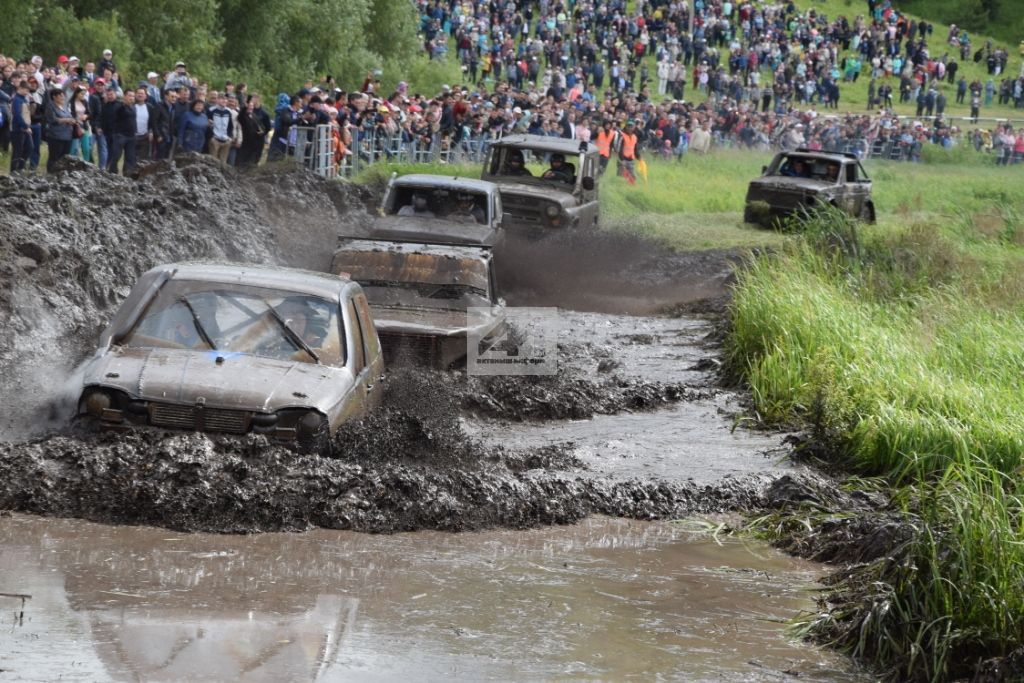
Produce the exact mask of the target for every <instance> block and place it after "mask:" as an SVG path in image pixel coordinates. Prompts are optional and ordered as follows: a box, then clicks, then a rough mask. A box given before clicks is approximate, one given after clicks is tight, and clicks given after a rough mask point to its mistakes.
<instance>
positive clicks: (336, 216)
mask: <svg viewBox="0 0 1024 683" xmlns="http://www.w3.org/2000/svg"><path fill="white" fill-rule="evenodd" d="M0 198H2V201H0V318H2V319H3V320H5V321H6V322H7V334H4V335H3V336H2V337H0V373H2V374H3V376H4V377H5V378H6V379H5V381H4V391H3V392H2V394H0V395H2V397H3V398H0V414H2V417H0V439H4V438H19V437H22V436H25V435H28V434H32V433H39V432H40V431H42V430H45V429H47V428H50V427H52V426H54V425H55V424H59V423H60V421H61V420H62V419H63V415H58V414H56V413H55V412H54V411H53V410H51V409H50V405H51V404H53V403H54V401H59V400H60V399H62V398H64V399H66V398H67V396H66V394H74V385H75V382H74V380H72V381H71V382H70V385H71V387H70V388H69V390H68V391H67V392H61V390H60V389H61V387H63V386H64V384H65V381H66V379H67V378H68V377H69V376H70V375H72V371H73V369H74V367H75V366H76V365H77V363H78V362H79V361H80V360H82V358H83V357H84V356H85V355H86V354H87V353H88V352H89V351H90V350H91V349H92V348H93V344H94V343H95V340H96V338H97V337H98V332H99V330H100V329H102V327H103V326H104V324H105V323H106V321H107V320H108V318H109V317H110V315H111V314H112V312H113V311H114V309H115V308H116V307H117V305H118V304H119V303H120V302H121V300H122V299H123V298H124V297H125V296H126V295H127V293H128V291H129V289H130V287H131V285H132V284H133V283H134V281H135V279H136V278H137V277H138V276H139V275H140V274H141V273H143V272H144V271H146V270H148V269H149V268H151V267H153V266H155V265H157V264H160V263H169V262H173V261H181V260H191V259H218V260H229V261H242V262H249V263H274V264H281V265H288V266H295V267H302V268H309V269H312V270H325V269H326V267H327V265H328V263H327V260H328V259H329V254H330V251H331V249H332V248H333V246H334V243H335V241H336V239H337V237H336V236H337V234H338V232H339V231H340V230H342V229H343V226H346V225H348V226H357V225H358V223H359V216H360V215H361V214H362V213H364V202H365V200H366V193H365V191H364V190H361V189H360V188H358V187H357V186H353V185H349V184H343V183H329V182H327V181H324V180H323V179H321V178H319V177H317V176H315V175H312V174H308V173H303V172H297V171H295V170H294V169H293V168H292V167H290V166H289V167H279V168H271V169H269V170H267V171H261V172H260V173H256V174H253V175H239V174H237V173H235V172H234V171H233V170H232V169H230V168H227V167H224V166H222V165H220V164H218V163H217V162H216V161H214V160H212V159H211V158H210V157H203V156H195V155H193V156H185V157H180V158H178V159H175V160H174V161H161V162H155V163H153V164H149V165H147V166H145V167H143V168H142V169H141V170H140V172H139V178H138V179H129V178H123V177H120V176H113V175H109V174H107V173H101V172H98V171H97V170H96V169H93V168H90V167H88V165H82V164H79V165H75V164H65V165H63V166H62V168H61V170H60V172H58V173H57V174H55V175H53V176H47V177H0ZM350 229H352V228H350Z"/></svg>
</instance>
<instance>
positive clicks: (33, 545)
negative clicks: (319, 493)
mask: <svg viewBox="0 0 1024 683" xmlns="http://www.w3.org/2000/svg"><path fill="white" fill-rule="evenodd" d="M820 571H821V568H820V567H818V566H816V565H812V564H809V563H806V562H802V561H799V560H794V559H791V558H788V557H786V556H784V555H782V554H780V553H778V552H776V551H773V550H771V549H769V548H767V547H764V546H761V545H756V544H755V545H745V544H743V543H741V542H739V541H734V540H728V541H725V542H723V543H721V544H718V543H716V542H715V541H714V540H713V539H711V538H709V537H708V536H706V535H703V534H694V533H693V532H692V530H689V529H688V528H686V527H685V526H684V525H681V524H676V523H668V522H659V523H645V522H635V521H626V520H614V519H607V518H594V519H590V520H587V521H585V522H583V523H581V524H579V525H576V526H573V527H555V528H547V529H541V530H534V531H493V532H484V533H463V534H443V533H434V532H417V533H409V534H397V535H393V536H372V535H365V534H355V533H345V532H332V531H325V530H320V531H313V532H309V533H305V534H264V535H259V536H215V535H208V534H191V535H179V534H174V533H171V532H168V531H166V530H159V529H152V528H146V527H110V526H103V525H97V524H91V523H87V522H81V521H72V520H48V519H41V518H35V517H29V516H22V515H15V516H13V517H7V518H0V592H18V593H26V594H31V596H32V597H31V599H29V600H27V601H26V602H25V606H24V608H22V607H21V602H20V601H19V600H17V599H14V598H6V597H0V669H2V670H3V671H4V673H3V674H2V678H3V680H29V681H49V680H54V679H56V678H58V677H60V678H61V680H82V681H95V680H146V681H182V680H249V681H285V680H288V681H303V680H324V681H335V680H353V679H355V680H393V679H397V678H407V679H411V680H443V679H450V678H457V679H459V680H539V679H546V680H579V679H585V680H595V679H601V680H622V679H626V678H636V679H640V680H686V681H702V680H708V681H712V680H713V681H721V680H729V681H737V680H745V681H775V680H788V679H790V678H791V677H792V676H795V675H799V676H800V677H801V678H802V679H808V680H827V681H855V680H862V679H860V678H858V676H857V675H855V674H852V673H850V672H849V670H848V664H847V663H846V661H845V660H843V659H841V658H839V657H838V656H836V655H833V654H829V653H825V652H822V651H820V650H817V649H815V648H811V647H809V646H807V645H804V644H801V643H798V642H794V641H792V640H790V639H789V638H787V636H786V635H785V633H784V626H783V624H782V623H781V622H782V621H783V620H785V619H788V618H790V617H792V616H793V615H794V614H796V613H798V612H799V611H801V610H810V609H813V607H814V604H813V600H812V596H813V594H812V590H813V585H814V580H815V579H816V577H817V576H818V575H819V573H820ZM22 610H23V612H22ZM19 614H20V618H19Z"/></svg>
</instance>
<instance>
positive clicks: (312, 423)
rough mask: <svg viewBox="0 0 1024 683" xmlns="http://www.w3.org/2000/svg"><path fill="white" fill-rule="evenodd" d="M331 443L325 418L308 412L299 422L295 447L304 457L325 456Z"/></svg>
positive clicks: (328, 426)
mask: <svg viewBox="0 0 1024 683" xmlns="http://www.w3.org/2000/svg"><path fill="white" fill-rule="evenodd" d="M330 443H331V428H330V425H329V424H328V423H327V418H326V417H325V416H323V415H321V414H320V413H316V412H310V413H308V414H307V415H306V416H304V417H303V418H302V419H301V420H299V428H298V429H297V431H296V435H295V446H296V448H297V449H298V451H299V452H300V453H303V454H306V455H325V454H326V453H327V449H328V447H329V446H330Z"/></svg>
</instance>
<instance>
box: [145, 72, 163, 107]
mask: <svg viewBox="0 0 1024 683" xmlns="http://www.w3.org/2000/svg"><path fill="white" fill-rule="evenodd" d="M158 78H160V76H159V75H158V74H157V73H156V72H155V71H150V72H149V73H148V74H146V101H147V102H149V103H150V104H152V105H157V104H159V103H160V101H161V100H162V99H163V97H162V95H163V93H161V92H160V85H159V84H158V83H157V82H156V81H157V79H158Z"/></svg>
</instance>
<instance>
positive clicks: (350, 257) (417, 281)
mask: <svg viewBox="0 0 1024 683" xmlns="http://www.w3.org/2000/svg"><path fill="white" fill-rule="evenodd" d="M331 269H332V271H333V272H335V273H341V274H343V275H344V276H346V277H350V278H352V279H353V280H355V281H356V282H359V283H360V285H362V287H363V291H365V292H366V296H367V298H368V299H369V302H370V309H371V310H372V312H373V316H374V320H375V321H376V325H377V331H378V333H379V334H380V340H381V344H382V345H383V347H384V357H385V359H386V360H387V362H388V363H389V364H414V365H422V366H430V367H437V368H449V367H452V366H454V365H457V364H459V363H461V362H462V361H464V360H465V357H466V354H467V349H468V347H467V343H468V341H469V340H470V339H477V340H482V339H485V338H487V337H488V336H490V335H492V334H495V333H497V331H500V329H501V328H502V326H503V325H504V322H505V302H504V301H503V300H502V299H501V298H499V297H498V295H497V287H496V284H495V277H494V262H493V259H492V256H491V250H490V249H488V248H486V247H476V246H464V245H443V244H424V243H415V242H397V241H384V240H360V239H350V238H344V237H342V238H340V239H339V244H338V249H337V251H335V252H334V257H333V260H332V265H331ZM471 307H472V308H473V309H474V310H473V315H470V313H469V309H470V308H471Z"/></svg>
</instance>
